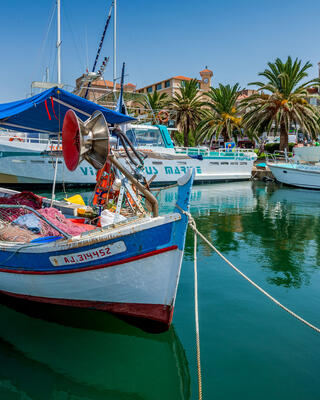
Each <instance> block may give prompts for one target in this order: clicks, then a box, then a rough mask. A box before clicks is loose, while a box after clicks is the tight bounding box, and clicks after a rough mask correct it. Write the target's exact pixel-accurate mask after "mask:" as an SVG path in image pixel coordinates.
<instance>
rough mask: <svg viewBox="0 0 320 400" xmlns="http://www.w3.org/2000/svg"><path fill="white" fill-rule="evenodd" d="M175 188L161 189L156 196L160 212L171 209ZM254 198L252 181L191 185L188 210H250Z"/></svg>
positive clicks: (253, 205) (174, 201)
mask: <svg viewBox="0 0 320 400" xmlns="http://www.w3.org/2000/svg"><path fill="white" fill-rule="evenodd" d="M177 195H178V191H177V188H170V189H166V190H162V191H161V192H160V194H159V196H158V199H159V203H160V204H161V212H162V213H165V212H167V211H168V210H170V209H172V208H173V207H174V205H175V203H176V201H177ZM254 207H255V198H254V194H253V190H252V182H250V181H246V182H229V183H216V184H214V185H198V186H193V188H192V194H191V204H190V210H191V212H192V213H193V214H194V213H195V214H196V215H197V214H201V215H204V214H206V213H208V212H210V210H214V211H218V212H223V211H224V210H226V209H229V210H230V209H234V210H238V211H239V209H242V210H247V211H249V210H252V209H253V208H254Z"/></svg>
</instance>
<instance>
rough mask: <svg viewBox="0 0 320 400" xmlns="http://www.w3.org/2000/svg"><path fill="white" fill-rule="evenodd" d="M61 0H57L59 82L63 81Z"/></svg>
mask: <svg viewBox="0 0 320 400" xmlns="http://www.w3.org/2000/svg"><path fill="white" fill-rule="evenodd" d="M60 29H61V26H60V0H57V62H58V65H57V73H58V84H60V83H61V37H60Z"/></svg>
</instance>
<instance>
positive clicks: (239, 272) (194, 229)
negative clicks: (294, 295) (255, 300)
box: [176, 205, 320, 333]
mask: <svg viewBox="0 0 320 400" xmlns="http://www.w3.org/2000/svg"><path fill="white" fill-rule="evenodd" d="M176 206H177V207H178V208H179V209H180V210H181V212H182V213H183V214H185V215H186V216H187V217H188V219H189V225H190V227H191V229H193V231H194V232H195V234H197V235H199V236H200V237H201V238H202V239H203V240H204V241H205V242H206V243H207V245H208V246H210V247H211V248H212V250H214V251H215V252H216V253H217V254H218V255H219V256H220V257H221V258H222V259H223V260H224V261H225V262H226V263H227V264H228V265H229V266H230V267H231V268H233V269H234V270H235V271H236V272H238V274H240V275H241V276H242V277H243V278H244V279H246V280H247V281H248V282H249V283H251V285H253V286H254V287H255V288H256V289H258V290H259V291H260V292H261V293H263V294H264V295H265V296H267V297H268V298H269V299H270V300H271V301H273V302H274V303H275V304H277V305H278V306H279V307H281V308H282V309H283V310H284V311H286V312H287V313H289V314H290V315H292V316H293V317H295V318H296V319H298V320H299V321H301V322H302V323H304V324H305V325H307V326H309V328H311V329H313V330H315V331H316V332H318V333H320V329H319V328H318V327H316V326H315V325H313V324H311V323H310V322H308V321H306V320H305V319H304V318H302V317H300V315H298V314H296V313H295V312H293V311H292V310H290V309H289V308H288V307H286V306H284V305H283V304H281V303H280V302H279V301H278V300H277V299H275V298H274V297H273V296H271V295H270V294H269V293H268V292H266V291H265V290H264V289H262V287H261V286H259V285H257V284H256V283H255V282H253V280H251V279H250V278H249V277H248V276H247V275H245V274H244V273H243V272H241V271H240V270H239V269H238V268H237V267H236V266H235V265H233V264H232V263H231V262H230V261H229V260H228V259H227V258H226V257H225V256H224V255H223V254H222V253H220V251H219V250H218V249H217V248H216V247H214V245H213V244H212V243H211V242H209V240H208V239H207V238H206V237H205V236H203V234H202V233H201V232H199V231H198V229H197V226H196V223H195V220H194V219H193V217H192V215H191V214H190V213H188V212H186V211H184V210H183V209H182V208H181V207H179V206H178V205H176Z"/></svg>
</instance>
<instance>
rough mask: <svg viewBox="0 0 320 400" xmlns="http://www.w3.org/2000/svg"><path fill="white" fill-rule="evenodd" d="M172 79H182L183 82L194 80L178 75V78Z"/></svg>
mask: <svg viewBox="0 0 320 400" xmlns="http://www.w3.org/2000/svg"><path fill="white" fill-rule="evenodd" d="M170 79H181V80H184V81H191V79H192V78H188V77H187V76H182V75H178V76H173V77H172V78H170Z"/></svg>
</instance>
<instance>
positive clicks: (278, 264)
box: [159, 182, 320, 288]
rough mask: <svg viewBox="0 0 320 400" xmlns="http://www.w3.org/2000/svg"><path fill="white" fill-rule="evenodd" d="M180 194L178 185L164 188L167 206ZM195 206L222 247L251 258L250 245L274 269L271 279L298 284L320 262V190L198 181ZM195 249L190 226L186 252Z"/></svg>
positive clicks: (201, 221)
mask: <svg viewBox="0 0 320 400" xmlns="http://www.w3.org/2000/svg"><path fill="white" fill-rule="evenodd" d="M176 195H177V193H176V190H175V189H170V190H168V191H167V193H166V192H163V193H161V195H160V197H159V198H160V200H161V204H162V210H161V211H162V212H168V211H169V210H171V209H172V208H173V206H174V204H175V201H176ZM191 212H192V214H193V216H194V218H195V220H196V222H197V225H198V227H199V229H200V230H201V232H202V233H203V234H205V235H206V236H207V237H209V238H210V239H211V240H212V241H213V242H214V243H215V245H216V246H217V247H218V248H219V250H221V251H222V252H224V253H226V254H227V253H228V252H233V253H238V254H237V256H238V257H240V258H245V257H246V256H247V255H246V254H245V253H244V247H246V248H248V247H249V249H250V250H249V253H251V254H252V255H253V257H254V258H255V263H256V265H257V266H259V265H260V266H261V267H262V268H264V269H265V270H268V271H270V272H271V274H270V275H269V276H268V277H267V280H268V282H269V283H272V284H275V285H280V286H284V287H296V288H298V287H300V286H301V285H303V284H308V283H309V280H310V274H311V273H312V272H313V271H314V270H315V268H317V266H318V265H320V235H319V233H320V192H315V191H310V190H301V189H294V188H285V187H281V186H279V185H276V184H268V185H265V184H264V183H259V182H258V183H256V182H237V183H226V184H217V185H208V186H196V187H194V188H193V192H192V203H191ZM204 251H205V252H206V254H207V255H208V256H209V255H210V254H212V252H211V250H209V249H205V250H204ZM192 254H193V242H192V233H191V232H188V235H187V242H186V256H187V257H188V258H191V257H192Z"/></svg>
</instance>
